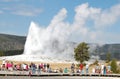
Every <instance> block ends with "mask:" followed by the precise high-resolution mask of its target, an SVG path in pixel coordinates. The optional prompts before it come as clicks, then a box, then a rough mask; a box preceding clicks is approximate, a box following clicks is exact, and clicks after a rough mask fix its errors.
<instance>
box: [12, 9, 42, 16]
mask: <svg viewBox="0 0 120 79" xmlns="http://www.w3.org/2000/svg"><path fill="white" fill-rule="evenodd" d="M41 12H42V9H37V8H33V9H31V8H23V9H16V11H12V12H11V13H12V14H16V15H22V16H37V15H38V14H40V13H41Z"/></svg>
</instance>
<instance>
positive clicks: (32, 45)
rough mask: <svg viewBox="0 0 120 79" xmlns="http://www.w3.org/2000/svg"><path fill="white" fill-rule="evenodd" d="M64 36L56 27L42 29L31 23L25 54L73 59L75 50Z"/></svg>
mask: <svg viewBox="0 0 120 79" xmlns="http://www.w3.org/2000/svg"><path fill="white" fill-rule="evenodd" d="M64 36H65V35H64V34H63V35H62V32H61V31H59V30H57V29H56V28H55V27H51V28H50V27H48V28H40V27H38V25H37V24H35V23H34V22H31V25H30V29H29V33H28V36H27V39H26V43H25V50H24V54H26V55H39V56H46V57H52V58H65V59H71V57H73V55H72V53H73V49H74V48H73V46H72V45H71V44H70V43H68V42H67V41H66V39H67V38H66V37H64Z"/></svg>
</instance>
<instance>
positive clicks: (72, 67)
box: [71, 63, 75, 73]
mask: <svg viewBox="0 0 120 79" xmlns="http://www.w3.org/2000/svg"><path fill="white" fill-rule="evenodd" d="M74 70H75V64H74V63H72V65H71V72H72V73H74V72H75V71H74Z"/></svg>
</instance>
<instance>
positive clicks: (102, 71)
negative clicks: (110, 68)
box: [101, 64, 104, 74]
mask: <svg viewBox="0 0 120 79" xmlns="http://www.w3.org/2000/svg"><path fill="white" fill-rule="evenodd" d="M101 74H104V64H102V65H101Z"/></svg>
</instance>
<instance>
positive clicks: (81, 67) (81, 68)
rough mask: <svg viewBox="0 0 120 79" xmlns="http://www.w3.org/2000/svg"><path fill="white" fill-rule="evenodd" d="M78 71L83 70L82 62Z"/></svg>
mask: <svg viewBox="0 0 120 79" xmlns="http://www.w3.org/2000/svg"><path fill="white" fill-rule="evenodd" d="M80 71H81V73H82V72H83V64H82V63H81V64H80Z"/></svg>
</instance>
